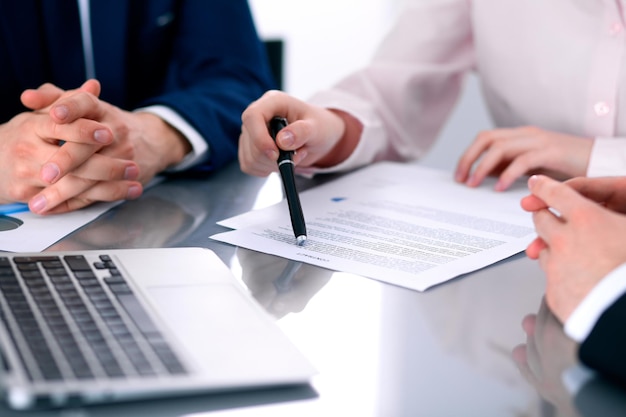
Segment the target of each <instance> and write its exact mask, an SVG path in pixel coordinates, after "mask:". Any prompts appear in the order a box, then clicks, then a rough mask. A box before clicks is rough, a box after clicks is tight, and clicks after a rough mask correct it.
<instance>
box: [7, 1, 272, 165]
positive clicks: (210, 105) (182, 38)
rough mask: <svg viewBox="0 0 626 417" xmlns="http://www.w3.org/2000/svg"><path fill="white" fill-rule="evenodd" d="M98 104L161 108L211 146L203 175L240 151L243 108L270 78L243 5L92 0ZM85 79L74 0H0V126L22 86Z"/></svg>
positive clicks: (71, 84) (18, 108)
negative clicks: (179, 118)
mask: <svg viewBox="0 0 626 417" xmlns="http://www.w3.org/2000/svg"><path fill="white" fill-rule="evenodd" d="M90 7H91V25H92V28H91V29H92V41H93V50H94V60H95V72H96V78H97V79H98V80H99V81H100V82H101V84H102V93H101V96H100V97H101V99H102V100H105V101H107V102H109V103H111V104H114V105H116V106H118V107H120V108H123V109H125V110H133V109H135V108H139V107H143V106H147V105H155V104H160V105H165V106H168V107H170V108H172V109H173V110H175V111H176V112H178V113H179V114H180V115H181V116H182V117H183V118H184V119H185V120H186V121H187V122H188V123H189V124H191V125H192V126H193V127H194V128H195V129H196V130H197V131H198V132H199V133H200V134H201V135H202V136H203V137H204V138H205V140H206V141H207V142H208V144H209V152H210V160H209V161H207V162H206V163H205V164H204V166H203V167H202V168H203V169H204V170H212V169H216V168H219V167H220V166H222V165H224V164H225V163H226V162H228V161H230V160H232V159H234V158H235V157H236V155H237V142H238V138H239V132H240V128H241V112H242V111H243V110H244V109H245V108H246V106H247V105H248V104H249V103H250V102H251V101H253V100H255V99H257V98H258V97H259V96H260V95H261V94H262V93H263V92H264V91H266V90H267V89H270V88H273V86H274V82H273V80H272V76H271V73H270V69H269V64H268V62H267V56H266V52H265V49H264V47H263V44H262V42H261V41H260V40H259V38H258V35H257V33H256V30H255V27H254V24H253V20H252V17H251V13H250V10H249V7H248V3H247V2H246V1H245V0H132V1H130V0H128V1H127V0H91V2H90ZM85 79H86V74H85V64H84V58H83V48H82V41H81V35H80V20H79V17H78V7H77V2H76V0H43V1H41V0H19V1H15V0H0V91H2V95H1V96H0V123H4V122H6V121H7V120H9V119H10V118H11V117H13V116H14V115H16V114H17V113H19V112H22V111H24V110H25V108H24V107H23V106H22V105H21V104H20V100H19V96H20V94H21V92H22V91H23V90H24V89H27V88H36V87H38V86H40V85H41V84H43V83H45V82H51V83H53V84H55V85H58V86H59V87H61V88H64V89H70V88H77V87H78V86H80V85H81V84H82V83H83V82H84V81H85Z"/></svg>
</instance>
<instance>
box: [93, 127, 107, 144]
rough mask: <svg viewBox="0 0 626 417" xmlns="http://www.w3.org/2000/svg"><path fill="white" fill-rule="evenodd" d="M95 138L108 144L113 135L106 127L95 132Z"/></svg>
mask: <svg viewBox="0 0 626 417" xmlns="http://www.w3.org/2000/svg"><path fill="white" fill-rule="evenodd" d="M93 138H94V139H95V141H96V142H98V143H104V144H107V143H109V142H110V141H111V135H110V134H109V131H108V130H106V129H98V130H96V131H95V132H93Z"/></svg>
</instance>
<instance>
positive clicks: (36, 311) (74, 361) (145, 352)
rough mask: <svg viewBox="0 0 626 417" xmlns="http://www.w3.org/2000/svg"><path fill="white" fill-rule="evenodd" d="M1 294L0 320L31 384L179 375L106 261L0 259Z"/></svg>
mask: <svg viewBox="0 0 626 417" xmlns="http://www.w3.org/2000/svg"><path fill="white" fill-rule="evenodd" d="M96 271H99V273H96ZM102 272H105V273H104V274H102ZM0 293H1V295H2V297H0V307H1V308H0V320H2V323H3V324H4V326H5V328H6V329H7V330H8V331H9V334H10V337H11V338H12V341H13V343H14V345H15V346H16V349H15V350H16V352H17V353H18V355H19V356H20V360H21V362H22V365H23V366H24V369H25V370H26V372H27V374H28V377H29V378H30V379H31V380H34V381H42V380H43V381H59V380H90V379H96V378H98V379H99V378H102V377H104V378H129V377H153V376H159V375H179V374H184V373H186V369H185V367H184V366H183V364H182V363H181V361H180V360H179V358H178V357H177V355H176V354H175V352H174V351H173V350H172V348H171V347H170V346H169V344H168V343H167V341H166V340H165V339H164V337H163V334H162V333H161V332H160V330H159V329H158V328H157V327H156V326H155V323H154V322H153V321H152V319H151V318H150V316H149V315H148V313H147V311H146V310H145V309H144V307H143V305H142V304H141V302H140V301H139V299H138V298H137V296H136V295H135V293H134V292H133V290H132V289H131V287H130V286H129V285H128V283H127V282H126V280H125V279H124V277H123V276H122V274H121V273H120V271H119V270H118V269H117V268H116V266H115V264H114V262H113V261H112V260H111V258H110V257H109V256H107V255H101V256H100V257H99V259H98V261H97V262H94V263H93V264H90V262H88V261H87V259H86V258H85V257H84V256H74V255H72V256H35V257H19V256H15V257H8V256H0Z"/></svg>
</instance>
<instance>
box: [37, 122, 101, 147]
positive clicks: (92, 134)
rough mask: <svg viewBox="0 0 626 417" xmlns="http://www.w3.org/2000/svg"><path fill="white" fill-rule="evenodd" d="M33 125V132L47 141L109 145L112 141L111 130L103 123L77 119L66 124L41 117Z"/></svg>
mask: <svg viewBox="0 0 626 417" xmlns="http://www.w3.org/2000/svg"><path fill="white" fill-rule="evenodd" d="M40 120H42V121H41V122H39V123H37V124H36V125H35V127H34V130H35V134H36V135H37V136H39V137H40V138H43V139H45V140H48V141H49V142H54V143H56V142H58V141H60V140H62V141H65V142H78V143H83V144H96V145H109V144H110V143H111V142H113V132H112V131H111V129H110V128H109V127H108V126H105V125H104V124H102V123H100V122H97V121H94V120H89V119H78V120H75V121H74V122H72V123H68V124H58V123H56V122H55V121H54V120H52V119H51V118H49V117H43V116H42V117H41V119H40Z"/></svg>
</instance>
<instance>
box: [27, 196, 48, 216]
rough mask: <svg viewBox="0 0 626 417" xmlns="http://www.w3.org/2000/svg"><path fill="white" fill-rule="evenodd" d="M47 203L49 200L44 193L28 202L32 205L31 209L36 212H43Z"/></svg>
mask: <svg viewBox="0 0 626 417" xmlns="http://www.w3.org/2000/svg"><path fill="white" fill-rule="evenodd" d="M47 203H48V202H47V200H46V197H44V196H42V195H38V196H37V197H35V198H33V199H32V200H30V203H29V204H28V206H29V207H30V211H32V212H35V213H41V212H42V211H44V210H45V208H46V204H47Z"/></svg>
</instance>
